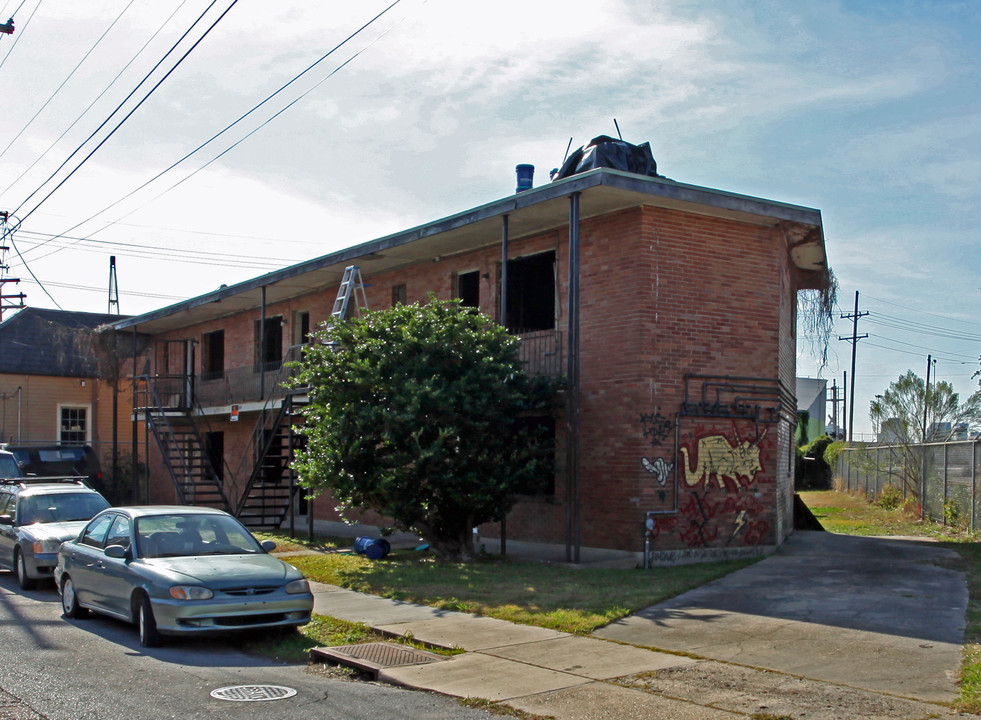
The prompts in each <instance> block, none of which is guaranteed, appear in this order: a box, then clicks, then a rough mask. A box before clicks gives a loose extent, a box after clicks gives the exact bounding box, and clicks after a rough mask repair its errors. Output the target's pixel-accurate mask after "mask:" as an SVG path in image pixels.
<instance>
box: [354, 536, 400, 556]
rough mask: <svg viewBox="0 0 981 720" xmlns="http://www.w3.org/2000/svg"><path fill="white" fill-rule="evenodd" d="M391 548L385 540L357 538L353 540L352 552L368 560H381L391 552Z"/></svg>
mask: <svg viewBox="0 0 981 720" xmlns="http://www.w3.org/2000/svg"><path fill="white" fill-rule="evenodd" d="M391 550H392V546H391V545H390V544H389V542H388V540H386V539H385V538H378V539H375V538H370V537H359V538H355V539H354V552H356V553H358V554H359V555H364V556H365V557H366V558H368V559H369V560H381V559H382V558H383V557H385V556H386V555H388V553H389V552H391Z"/></svg>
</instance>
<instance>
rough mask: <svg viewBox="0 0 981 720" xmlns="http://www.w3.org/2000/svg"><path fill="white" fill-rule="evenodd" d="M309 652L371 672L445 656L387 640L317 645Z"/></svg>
mask: <svg viewBox="0 0 981 720" xmlns="http://www.w3.org/2000/svg"><path fill="white" fill-rule="evenodd" d="M310 652H311V653H313V654H314V655H316V656H318V657H321V658H324V659H327V660H330V661H332V662H336V663H340V664H342V665H350V666H352V667H356V668H358V669H360V670H367V671H369V672H373V673H377V672H378V671H379V670H382V669H384V668H390V667H398V666H400V665H424V664H426V663H431V662H436V661H437V660H445V658H443V657H440V656H439V655H435V654H434V653H431V652H426V651H425V650H416V649H415V648H410V647H406V646H405V645H396V644H395V643H387V642H374V643H362V644H360V645H337V646H335V647H319V648H313V649H311V650H310Z"/></svg>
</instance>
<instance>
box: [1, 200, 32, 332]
mask: <svg viewBox="0 0 981 720" xmlns="http://www.w3.org/2000/svg"><path fill="white" fill-rule="evenodd" d="M9 217H10V213H8V212H7V211H5V210H4V211H0V226H2V227H3V239H4V240H6V239H7V235H9V234H10V233H11V229H10V227H8V226H7V219H8V218H9ZM9 250H10V247H9V246H8V245H6V244H4V245H0V322H3V312H4V310H20V309H22V308H24V307H25V305H24V298H26V297H27V295H25V294H24V293H22V292H20V293H12V294H7V292H6V291H5V287H4V286H5V285H7V284H8V283H15V284H16V283H19V282H20V278H9V277H7V271H8V270H10V266H9V265H7V251H9ZM8 300H13V301H15V302H16V303H17V304H15V305H11V304H8V302H7V301H8Z"/></svg>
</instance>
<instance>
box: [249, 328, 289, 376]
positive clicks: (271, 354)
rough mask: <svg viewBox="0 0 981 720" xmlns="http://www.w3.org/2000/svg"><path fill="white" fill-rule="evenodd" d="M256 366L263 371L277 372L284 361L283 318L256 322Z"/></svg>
mask: <svg viewBox="0 0 981 720" xmlns="http://www.w3.org/2000/svg"><path fill="white" fill-rule="evenodd" d="M255 354H256V365H262V369H263V370H275V369H276V368H278V367H279V366H280V364H281V363H282V361H283V317H282V315H276V316H275V317H270V318H266V320H265V322H263V321H262V320H256V322H255Z"/></svg>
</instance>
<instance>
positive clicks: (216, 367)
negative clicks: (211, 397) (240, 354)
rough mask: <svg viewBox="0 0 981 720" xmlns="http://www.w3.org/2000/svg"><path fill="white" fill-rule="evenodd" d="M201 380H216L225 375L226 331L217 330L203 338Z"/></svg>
mask: <svg viewBox="0 0 981 720" xmlns="http://www.w3.org/2000/svg"><path fill="white" fill-rule="evenodd" d="M201 349H202V357H201V379H202V380H216V379H218V378H220V377H222V376H223V375H224V374H225V331H224V330H215V331H214V332H209V333H205V334H204V336H203V337H202V338H201Z"/></svg>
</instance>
